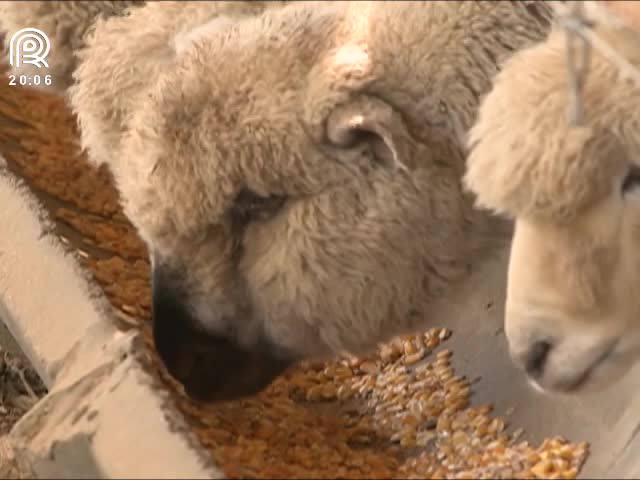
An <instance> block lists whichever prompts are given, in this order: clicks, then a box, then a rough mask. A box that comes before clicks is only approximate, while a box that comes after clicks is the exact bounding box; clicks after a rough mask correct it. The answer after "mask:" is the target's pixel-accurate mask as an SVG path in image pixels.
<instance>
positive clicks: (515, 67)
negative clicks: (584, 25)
mask: <svg viewBox="0 0 640 480" xmlns="http://www.w3.org/2000/svg"><path fill="white" fill-rule="evenodd" d="M599 34H600V35H602V37H603V38H604V39H607V40H608V41H609V43H611V45H613V46H614V48H618V49H620V50H621V51H622V52H624V53H625V55H626V57H627V59H628V60H629V61H631V62H632V63H633V64H635V65H640V49H639V48H638V45H640V43H639V38H638V34H637V33H633V32H631V31H628V30H623V31H619V32H617V33H615V32H614V31H613V30H606V29H601V30H600V31H599ZM629 46H634V48H629ZM565 52H566V50H565V37H564V34H563V32H561V31H559V30H555V29H554V31H553V32H552V33H551V34H550V35H549V37H548V39H547V40H546V41H545V42H542V43H540V44H537V45H536V46H533V47H531V48H527V49H524V50H522V51H521V52H519V53H517V54H516V55H514V56H512V57H511V59H510V60H508V61H507V63H506V64H505V66H504V68H503V70H502V71H501V72H500V74H499V75H498V76H497V78H496V80H495V84H494V87H493V89H492V90H491V92H490V94H489V95H488V96H487V97H486V99H485V100H484V101H483V102H482V106H481V109H480V113H479V117H478V121H477V123H476V124H475V125H474V127H473V128H472V130H471V134H470V142H471V145H472V150H471V153H470V155H469V158H468V165H467V172H466V175H465V178H464V183H465V185H466V186H467V187H468V188H469V189H470V190H471V191H472V192H474V193H475V194H476V195H477V204H478V206H479V207H483V208H486V209H490V210H492V211H493V212H495V213H497V214H500V215H502V216H507V217H510V218H515V219H516V226H515V234H514V238H513V244H512V250H511V256H510V263H509V272H508V287H507V301H506V308H505V310H506V320H505V321H506V327H505V330H506V334H507V338H508V341H509V345H510V349H511V352H512V356H513V357H514V359H516V361H517V362H518V364H520V365H522V367H523V368H524V369H525V370H526V371H527V373H528V376H529V379H530V381H531V383H533V384H534V386H536V387H538V388H541V389H543V390H546V391H548V392H574V393H575V392H585V391H591V390H599V389H602V388H604V387H605V386H608V385H610V384H612V383H613V382H614V381H615V380H617V379H618V378H620V377H621V376H622V375H623V374H624V372H626V371H627V370H628V368H629V367H630V366H631V365H632V364H633V363H634V362H633V359H634V358H636V357H637V355H638V352H639V351H640V348H639V347H640V336H639V334H640V329H638V328H637V324H638V319H639V318H640V302H638V301H637V300H636V297H635V295H636V291H635V290H636V288H637V285H638V282H639V281H640V257H639V256H638V252H639V251H640V250H639V249H638V241H639V240H640V166H639V164H638V158H640V128H639V125H640V89H638V88H637V87H635V86H634V85H633V84H632V83H629V82H628V81H625V80H624V79H623V78H622V76H621V74H620V72H619V70H618V69H617V68H616V67H615V66H614V65H612V64H611V63H610V62H609V61H608V60H606V59H605V58H604V57H602V56H601V55H600V54H599V53H598V52H594V53H593V54H592V60H591V66H590V68H589V71H588V74H587V77H586V84H585V87H584V88H585V89H584V92H583V94H582V103H583V106H584V109H585V112H586V113H585V114H586V116H585V122H584V124H583V126H578V127H575V126H573V127H572V126H570V124H569V122H568V116H567V108H568V98H569V93H568V92H569V84H568V74H567V65H566V53H565Z"/></svg>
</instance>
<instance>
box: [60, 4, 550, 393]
mask: <svg viewBox="0 0 640 480" xmlns="http://www.w3.org/2000/svg"><path fill="white" fill-rule="evenodd" d="M220 3H221V2H211V3H210V4H207V3H206V2H194V4H199V5H197V6H193V5H192V8H197V9H200V8H202V9H204V8H211V6H212V5H215V6H216V7H217V5H219V4H220ZM200 5H201V6H200ZM538 5H539V6H535V5H534V6H530V5H524V4H520V3H513V4H512V3H509V2H497V3H493V2H453V5H452V4H451V3H450V2H422V3H415V2H388V3H382V2H371V3H368V2H367V3H364V2H354V4H353V5H351V4H349V3H348V2H335V3H334V2H321V3H317V2H313V3H312V4H311V5H306V4H305V3H304V2H303V3H298V2H296V3H295V4H294V5H291V6H287V7H283V8H281V9H273V10H270V11H268V12H266V13H265V14H264V15H263V16H255V17H250V18H246V19H244V20H242V21H234V22H229V21H227V20H228V19H227V20H223V19H214V20H212V21H211V23H205V24H204V25H200V26H198V29H197V30H193V29H192V30H190V31H189V34H188V36H186V37H180V38H178V39H174V40H175V41H174V40H171V41H169V40H166V41H165V40H163V41H162V45H163V46H165V45H167V46H170V45H178V48H179V53H180V54H179V55H178V56H176V55H175V52H172V51H167V52H163V54H162V56H160V58H159V61H160V62H168V63H165V65H166V67H165V68H162V69H161V71H160V72H157V78H155V76H156V74H153V75H150V74H149V73H145V71H144V68H147V66H148V71H150V72H153V71H154V70H153V69H154V68H157V65H158V63H153V61H152V60H147V58H146V56H148V55H149V52H153V51H157V48H159V47H156V49H155V50H154V49H152V48H144V49H143V52H144V53H143V54H140V58H137V59H136V61H137V62H139V63H135V67H134V66H133V64H134V62H132V63H131V65H129V64H126V65H125V66H124V67H122V66H121V65H122V62H123V61H124V60H123V59H125V58H128V57H127V56H130V55H131V52H132V50H131V49H127V48H128V46H127V48H120V47H119V42H120V43H122V40H121V39H122V38H123V34H122V31H123V30H127V31H129V32H132V33H131V35H134V34H138V33H139V32H143V33H144V32H145V29H156V30H154V32H152V33H148V34H144V35H143V34H142V33H141V34H140V38H139V39H129V40H130V42H133V43H136V44H138V45H143V44H144V42H148V41H151V40H152V39H154V38H158V37H161V35H164V34H165V32H166V31H167V30H168V29H165V27H162V28H160V29H158V28H157V25H159V24H161V22H162V21H165V22H166V21H168V20H167V16H168V14H167V13H165V12H167V10H166V8H167V6H166V5H162V8H157V7H155V4H154V3H153V2H152V3H151V4H149V5H148V6H147V7H144V9H140V10H138V11H136V12H134V13H132V14H131V16H130V17H128V18H126V19H118V20H115V21H112V22H109V23H107V24H105V25H98V28H97V29H96V33H95V38H94V40H93V46H92V47H90V49H89V50H88V52H87V53H86V54H85V60H84V62H85V63H84V64H83V65H81V66H80V69H79V74H78V80H79V83H78V87H77V90H76V91H75V92H74V93H73V95H72V101H73V102H74V105H75V108H76V111H77V112H78V115H79V117H80V121H81V125H82V126H83V130H84V132H83V135H85V138H86V139H87V138H90V139H91V142H90V143H89V144H87V146H88V147H89V149H90V152H91V151H94V152H97V151H100V152H107V151H108V148H109V145H107V142H105V145H100V142H101V141H102V140H101V138H109V139H116V140H115V142H116V144H119V147H118V152H120V153H119V155H117V156H115V157H119V158H113V159H112V160H110V161H109V165H110V167H111V170H112V171H113V173H114V176H115V179H116V182H117V185H118V188H119V190H120V192H121V195H122V199H123V204H124V208H125V211H126V213H127V215H128V217H129V218H130V219H131V220H132V221H133V223H134V224H135V225H136V227H137V228H138V231H139V232H140V235H141V236H142V238H143V239H144V240H145V241H146V243H147V244H148V246H149V250H150V251H151V255H152V263H153V309H154V311H153V322H154V335H155V340H156V346H157V349H158V352H159V353H160V356H161V357H162V359H163V360H164V362H165V364H166V365H167V367H168V369H169V371H170V372H171V373H173V374H174V376H176V377H177V378H178V379H179V380H180V381H181V382H183V384H184V385H185V387H186V389H187V391H188V392H189V393H190V394H191V395H193V396H195V397H198V398H201V399H206V400H214V399H227V398H233V397H237V396H241V395H246V394H249V393H253V392H255V391H257V390H259V389H261V388H262V387H264V386H265V385H266V384H267V383H269V382H270V381H271V380H272V379H273V378H274V376H275V375H277V374H278V373H279V372H281V371H282V370H283V369H284V368H286V367H287V366H288V365H289V364H291V363H292V362H294V361H295V360H296V359H299V358H301V357H306V356H310V355H311V356H322V355H328V354H333V353H336V352H339V351H344V350H348V351H351V352H354V353H362V352H365V351H368V350H370V349H371V348H373V347H374V346H375V345H376V343H378V342H380V341H382V340H386V339H389V338H390V336H392V335H395V334H400V333H402V332H410V331H415V330H417V329H419V328H422V327H424V326H425V325H426V324H427V322H437V321H438V319H437V318H431V317H430V314H431V313H432V312H430V307H431V306H432V304H433V303H434V302H436V301H440V302H443V301H444V300H446V299H451V301H454V300H453V299H454V297H453V295H454V293H455V290H456V288H457V287H458V286H459V285H460V282H462V281H464V279H465V278H466V277H467V275H468V274H469V272H470V271H474V270H476V269H478V268H479V266H480V265H482V263H483V261H484V260H485V259H486V258H487V256H488V254H489V252H491V251H492V250H494V249H497V248H500V247H503V246H504V245H505V241H507V240H508V238H509V235H510V227H509V225H507V224H506V223H505V222H503V221H501V220H497V219H491V218H489V217H488V216H487V215H486V214H485V213H482V212H478V211H476V210H474V209H473V205H472V204H473V201H472V198H471V197H470V196H468V195H467V194H465V193H463V192H462V187H461V183H460V178H461V176H462V173H463V171H464V153H465V152H464V147H463V143H462V140H461V132H464V131H466V128H468V126H469V124H470V120H471V118H472V117H473V114H474V111H473V108H474V107H475V106H476V105H477V103H478V97H479V94H480V93H481V92H482V91H483V90H485V91H486V90H487V89H488V88H489V85H490V79H491V76H492V75H493V73H495V71H496V69H497V66H496V62H498V61H500V59H502V58H504V57H505V56H506V55H508V54H510V52H511V51H512V50H513V49H515V48H518V47H519V46H521V45H525V44H527V43H528V42H531V41H533V40H535V39H538V38H540V36H541V35H542V32H544V30H545V28H546V23H545V20H544V15H543V14H541V12H543V11H544V9H545V8H546V7H543V4H538ZM540 5H542V6H540ZM217 8H219V7H217ZM154 9H155V10H154ZM531 9H533V10H536V9H538V11H536V12H535V13H536V15H534V14H532V10H531ZM145 12H146V13H145ZM153 12H155V14H156V15H158V17H157V18H155V19H154V20H153V21H151V20H149V18H145V17H144V16H145V15H151V13H153ZM172 18H176V17H172ZM136 22H138V23H136ZM460 24H465V25H468V28H459V25H460ZM110 25H111V26H110ZM114 25H115V26H117V27H115V26H114ZM454 25H455V28H454ZM121 26H122V27H121ZM125 26H126V28H125ZM494 27H495V28H500V27H501V28H503V29H504V30H502V31H497V32H496V35H495V36H494V35H493V33H491V34H489V33H488V32H494V31H495V28H494ZM444 31H446V32H447V34H446V35H443V34H442V33H443V32H444ZM475 37H477V38H475ZM474 38H475V40H474ZM110 40H112V41H110ZM138 42H139V43H138ZM405 46H407V47H406V48H405ZM408 46H410V47H408ZM92 49H94V50H92ZM160 51H161V52H162V50H160ZM172 55H173V57H172ZM145 62H146V63H145ZM105 65H108V70H109V71H110V72H113V73H112V75H111V77H110V78H114V77H119V78H125V75H124V71H127V69H128V71H129V72H132V71H133V72H136V69H138V72H137V73H136V75H139V76H136V77H135V78H133V77H127V78H128V79H129V80H127V81H129V82H130V83H128V84H127V83H126V82H125V83H123V84H121V85H120V87H118V86H117V85H114V86H113V91H109V92H106V93H105V95H104V98H105V100H104V103H103V104H101V103H99V102H100V100H99V99H100V98H102V97H101V95H100V93H99V92H100V89H101V88H104V86H105V85H106V86H108V85H109V83H108V82H109V80H108V79H106V78H107V77H105V76H102V74H97V73H96V72H102V71H104V69H105V68H106V67H105ZM114 69H115V70H114ZM119 69H123V75H122V76H120V73H119V72H120V70H119ZM140 70H142V72H141V71H140ZM137 79H138V80H137ZM139 79H145V81H144V82H142V84H140V83H141V82H140V80H139ZM103 80H104V81H103ZM136 81H137V82H138V84H136V85H134V86H133V87H130V88H131V90H130V91H127V92H126V93H122V92H120V91H119V90H117V89H118V88H129V87H128V85H131V84H132V83H135V82H136ZM116 92H117V93H116ZM131 92H133V93H131ZM114 95H117V98H119V99H120V100H121V102H122V104H125V103H126V101H128V100H129V98H135V102H132V106H131V107H126V108H124V107H123V110H121V111H117V112H115V113H113V112H112V110H111V112H112V113H111V114H105V113H104V112H110V110H109V108H113V107H112V104H113V103H114V102H113V101H112V100H111V98H113V96H114ZM101 115H102V116H103V117H102V118H103V120H104V123H100V122H98V120H97V119H98V118H100V116H101ZM113 118H122V119H124V121H126V124H125V127H124V128H123V127H122V126H121V125H122V124H121V123H119V122H114V124H111V123H109V122H110V121H111V119H113ZM114 132H116V134H115V135H114V134H113V133H114ZM120 132H121V133H120ZM110 145H112V144H110Z"/></svg>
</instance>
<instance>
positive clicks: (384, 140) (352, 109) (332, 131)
mask: <svg viewBox="0 0 640 480" xmlns="http://www.w3.org/2000/svg"><path fill="white" fill-rule="evenodd" d="M325 135H326V138H325V140H326V141H327V142H328V143H329V144H331V145H332V146H334V147H338V148H340V149H354V148H358V147H361V146H362V145H363V144H366V145H368V146H369V148H370V151H371V153H372V154H373V155H374V157H375V159H376V160H378V161H379V162H381V163H384V164H386V165H389V166H392V167H395V168H400V169H403V170H406V169H407V161H408V146H409V136H408V134H407V131H406V129H405V127H404V122H403V120H402V118H401V117H400V115H398V114H397V113H396V112H395V111H394V110H393V108H392V107H391V106H390V105H388V104H386V103H385V102H383V101H381V100H378V99H376V98H371V97H360V98H357V99H355V100H353V101H350V102H347V103H345V104H342V105H339V106H337V107H335V108H334V109H333V111H332V112H331V113H330V114H329V116H328V117H327V120H326V124H325Z"/></svg>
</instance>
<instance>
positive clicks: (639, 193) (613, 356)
mask: <svg viewBox="0 0 640 480" xmlns="http://www.w3.org/2000/svg"><path fill="white" fill-rule="evenodd" d="M631 175H637V174H631ZM633 178H635V180H632V181H635V182H638V181H639V180H640V178H639V177H637V176H635V177H633ZM602 180H605V181H606V180H607V179H602ZM612 180H614V181H613V182H612V183H614V184H615V187H614V188H612V190H611V193H610V195H608V196H607V197H606V198H605V199H602V200H601V201H600V202H598V204H597V205H594V206H593V207H592V208H591V209H590V210H589V211H588V212H585V213H584V214H583V215H580V216H576V217H575V218H574V219H572V221H571V222H568V223H560V224H558V223H548V222H543V221H536V220H532V219H528V218H520V219H518V220H517V222H516V229H515V235H514V238H513V244H512V250H511V257H510V261H509V278H508V291H507V304H506V312H505V315H506V316H505V322H506V323H505V331H506V335H507V338H508V340H509V344H510V348H511V352H512V355H513V357H514V359H515V360H516V362H517V363H518V364H520V365H522V366H523V367H524V368H525V370H526V372H527V374H528V375H529V377H530V379H531V381H532V382H533V383H534V385H536V386H538V387H541V388H542V389H546V390H550V391H561V392H571V391H588V390H595V389H600V388H603V387H605V386H608V385H609V384H611V383H612V382H614V381H615V380H617V379H618V378H619V377H620V376H621V375H622V374H623V373H625V372H626V370H627V369H628V367H630V366H631V365H632V364H633V358H632V357H635V356H637V354H638V353H640V336H639V335H638V328H637V325H638V318H640V302H639V301H638V300H637V298H636V296H635V295H637V293H635V290H636V288H637V285H638V282H639V281H640V254H639V251H640V250H639V249H638V245H640V243H639V242H640V188H638V187H639V186H640V184H639V183H636V184H635V185H634V187H632V188H635V189H636V191H633V190H629V191H626V190H625V189H626V188H628V187H624V186H623V185H628V183H624V180H623V178H620V177H617V178H615V179H612ZM627 182H628V180H627Z"/></svg>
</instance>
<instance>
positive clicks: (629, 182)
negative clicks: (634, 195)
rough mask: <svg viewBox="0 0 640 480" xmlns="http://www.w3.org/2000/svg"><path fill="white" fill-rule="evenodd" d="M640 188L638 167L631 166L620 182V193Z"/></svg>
mask: <svg viewBox="0 0 640 480" xmlns="http://www.w3.org/2000/svg"><path fill="white" fill-rule="evenodd" d="M637 188H640V167H637V166H635V165H634V166H632V167H631V169H630V170H629V172H628V173H627V176H626V177H625V179H624V181H623V182H622V193H628V192H630V191H632V190H635V189H637Z"/></svg>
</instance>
